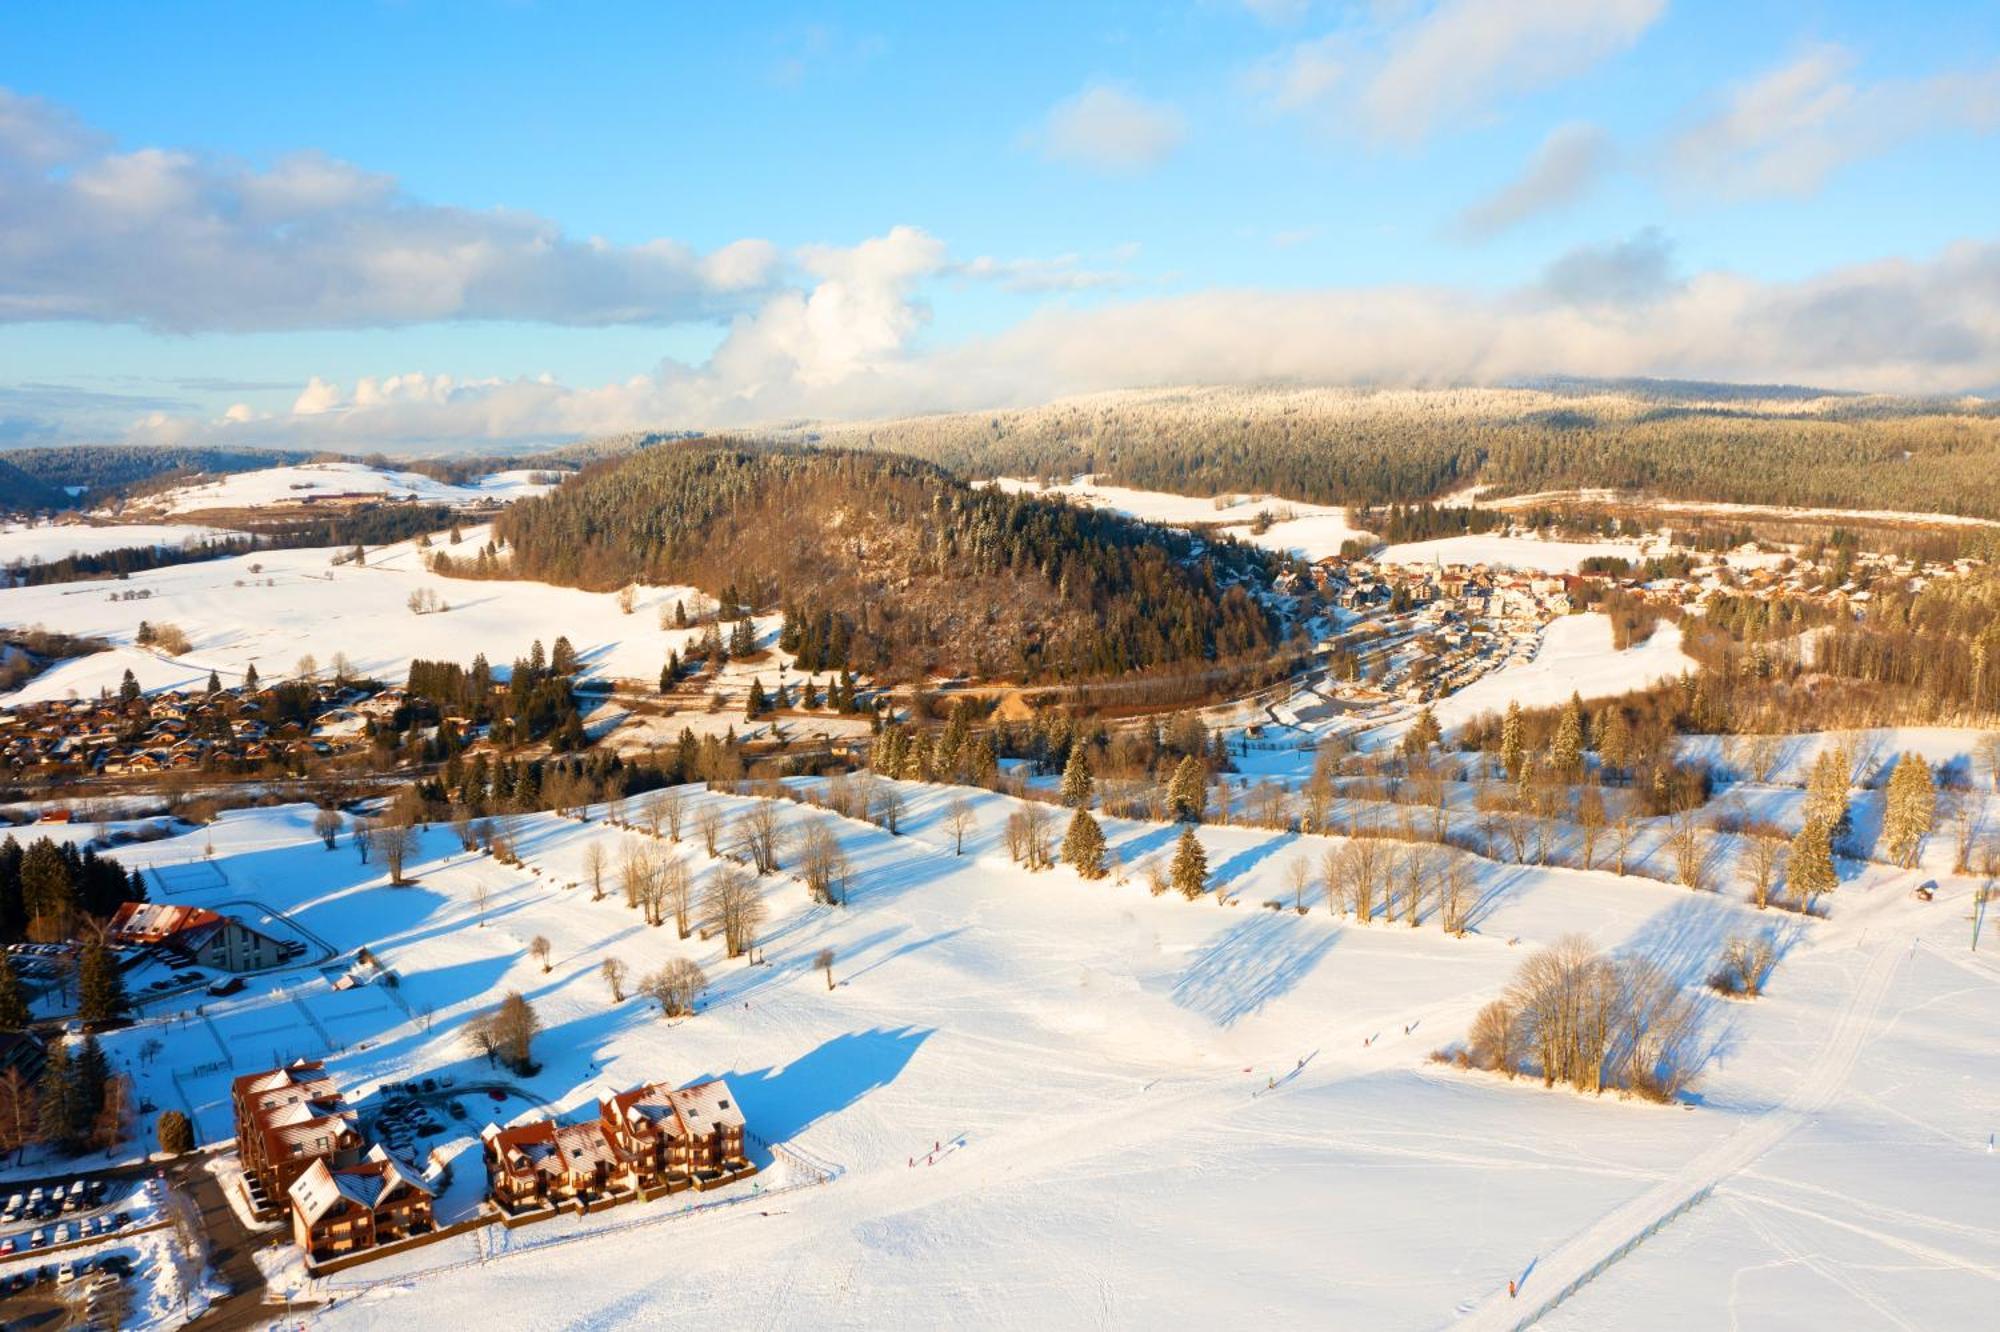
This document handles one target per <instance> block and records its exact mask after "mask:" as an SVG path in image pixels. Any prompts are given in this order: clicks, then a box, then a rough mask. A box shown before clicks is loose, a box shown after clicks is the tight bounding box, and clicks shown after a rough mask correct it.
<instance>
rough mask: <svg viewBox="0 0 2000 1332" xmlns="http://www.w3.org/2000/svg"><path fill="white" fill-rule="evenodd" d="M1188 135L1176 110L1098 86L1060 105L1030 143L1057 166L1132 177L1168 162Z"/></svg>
mask: <svg viewBox="0 0 2000 1332" xmlns="http://www.w3.org/2000/svg"><path fill="white" fill-rule="evenodd" d="M1186 134H1187V126H1186V123H1185V121H1183V120H1182V118H1181V114H1180V112H1178V111H1176V110H1174V108H1172V107H1171V106H1168V105H1166V104H1164V103H1161V102H1153V101H1148V100H1147V99H1145V98H1143V97H1140V96H1139V95H1138V94H1137V93H1134V92H1131V91H1129V90H1127V89H1124V88H1120V87H1117V86H1114V85H1112V84H1104V83H1099V84H1093V85H1092V86H1090V87H1088V88H1085V89H1084V90H1083V91H1082V92H1080V93H1078V94H1076V95H1075V96H1074V97H1069V98H1065V99H1064V100H1062V101H1060V102H1058V103H1056V105H1055V106H1054V107H1052V108H1050V110H1049V114H1048V117H1047V119H1046V120H1045V121H1044V122H1043V124H1042V126H1041V128H1040V129H1039V130H1037V131H1035V132H1034V133H1033V134H1031V135H1030V136H1029V139H1030V141H1031V142H1032V143H1034V144H1035V145H1036V146H1037V147H1038V148H1040V150H1041V152H1042V155H1043V156H1045V157H1047V158H1049V159H1051V160H1052V161H1058V162H1068V163H1071V164H1072V165H1076V166H1084V167H1090V168H1092V169H1094V170H1098V171H1109V172H1133V171H1141V170H1144V169H1146V168H1148V167H1153V166H1158V165H1159V164H1160V163H1161V162H1163V161H1165V160H1166V159H1167V158H1168V157H1169V156H1171V155H1172V153H1173V151H1174V150H1175V149H1176V148H1178V147H1180V145H1181V141H1182V139H1183V138H1185V137H1186Z"/></svg>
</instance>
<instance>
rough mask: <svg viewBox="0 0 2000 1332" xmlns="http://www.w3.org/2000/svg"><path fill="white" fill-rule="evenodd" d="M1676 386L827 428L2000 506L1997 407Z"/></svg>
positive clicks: (981, 444) (1267, 470)
mask: <svg viewBox="0 0 2000 1332" xmlns="http://www.w3.org/2000/svg"><path fill="white" fill-rule="evenodd" d="M1674 387H1675V386H1672V385H1665V384H1653V385H1645V386H1595V387H1592V388H1587V389H1586V388H1583V387H1576V388H1565V389H1547V388H1543V389H1476V390H1475V389H1454V390H1432V391H1415V390H1410V391H1402V390H1382V391H1368V390H1350V389H1279V388H1272V389H1262V390H1259V389H1178V390H1160V391H1154V392H1146V393H1128V394H1101V395H1097V396H1094V397H1088V398H1079V399H1072V400H1067V401H1064V402H1058V403H1052V404H1049V405H1047V406H1044V407H1036V408H1028V409H1022V410H1010V411H995V412H966V413H959V414H955V415H941V416H927V417H914V418H909V419H906V420H899V421H881V422H867V423H857V424H851V425H827V426H822V427H818V428H816V429H815V431H814V432H813V434H814V436H815V437H817V438H819V439H821V440H822V441H824V442H826V443H830V444H839V445H843V446H847V447H858V448H870V449H880V450H886V451H890V452H895V453H903V454H908V455H910V456H914V457H921V458H926V459H929V460H930V461H933V462H936V463H939V464H940V465H942V466H944V467H947V468H949V469H950V470H952V471H953V472H956V473H958V474H959V475H961V476H966V477H971V478H981V477H991V476H1044V477H1055V478H1061V479H1068V478H1069V477H1071V476H1073V475H1076V474H1078V473H1084V472H1090V473H1095V474H1096V475H1097V476H1098V477H1099V479H1100V480H1102V481H1106V482H1111V483H1115V484H1118V485H1126V486H1134V487H1139V488H1142V489H1151V490H1165V491H1172V492H1176V493H1179V494H1191V495H1207V494H1219V493H1228V492H1245V491H1248V492H1269V493H1273V494H1277V495H1281V496H1283V497H1285V498H1289V499H1297V500H1304V501H1311V502H1315V503H1326V504H1390V503H1410V502H1414V501H1419V500H1424V499H1431V498H1435V497H1437V496H1439V495H1442V494H1445V493H1447V492H1449V491H1451V490H1454V489H1457V488H1459V487H1462V486H1465V485H1469V484H1472V483H1474V482H1478V483H1481V484H1484V485H1486V486H1489V487H1491V488H1492V491H1493V492H1495V493H1498V494H1522V493H1529V492H1534V491H1540V490H1557V489H1568V488H1581V487H1592V488H1595V487H1609V488H1615V489H1620V490H1633V491H1641V492H1646V493H1650V494H1652V495H1656V496H1659V497H1662V498H1670V499H1690V500H1713V501H1724V502H1732V503H1751V504H1781V505H1797V506H1811V507H1824V508H1859V509H1902V510H1909V511H1914V512H1941V513H1957V514H1965V515H1969V516H1979V517H1993V518H2000V412H1996V411H1995V409H1994V408H1993V406H1992V405H1991V404H1987V403H1983V402H1979V401H1976V400H1967V401H1965V402H1962V403H1961V402H1918V401H1910V400H1903V399H1883V398H1872V397H1857V396H1852V395H1824V396H1819V397H1812V396H1807V394H1806V393H1805V391H1802V390H1776V389H1773V390H1768V391H1767V392H1768V395H1769V396H1766V397H1749V396H1746V395H1745V393H1733V394H1722V393H1714V392H1707V391H1705V390H1706V389H1707V388H1708V387H1709V386H1702V385H1685V386H1680V396H1679V397H1678V398H1676V397H1674V396H1673V395H1672V390H1673V389H1674Z"/></svg>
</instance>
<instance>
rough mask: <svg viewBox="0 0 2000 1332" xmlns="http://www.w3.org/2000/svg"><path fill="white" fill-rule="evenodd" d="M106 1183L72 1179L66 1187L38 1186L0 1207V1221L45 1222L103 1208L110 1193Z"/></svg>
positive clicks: (108, 1183) (100, 1180)
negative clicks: (95, 1208) (106, 1195)
mask: <svg viewBox="0 0 2000 1332" xmlns="http://www.w3.org/2000/svg"><path fill="white" fill-rule="evenodd" d="M110 1188H111V1185H110V1182H109V1181H107V1180H102V1179H93V1180H88V1181H86V1180H81V1179H74V1180H71V1181H70V1182H69V1184H68V1185H62V1184H55V1185H51V1186H50V1187H48V1188H46V1189H45V1188H43V1187H42V1186H40V1185H39V1184H38V1185H36V1186H35V1187H34V1188H32V1189H30V1190H29V1191H28V1192H27V1193H25V1194H20V1193H17V1194H15V1195H14V1196H13V1197H11V1198H9V1199H8V1200H7V1205H6V1206H5V1207H4V1208H0V1221H45V1220H47V1219H48V1218H49V1217H52V1216H55V1215H57V1214H58V1213H61V1212H81V1211H85V1210H87V1209H88V1208H92V1207H98V1206H102V1205H103V1203H104V1195H105V1194H106V1193H107V1192H109V1191H110Z"/></svg>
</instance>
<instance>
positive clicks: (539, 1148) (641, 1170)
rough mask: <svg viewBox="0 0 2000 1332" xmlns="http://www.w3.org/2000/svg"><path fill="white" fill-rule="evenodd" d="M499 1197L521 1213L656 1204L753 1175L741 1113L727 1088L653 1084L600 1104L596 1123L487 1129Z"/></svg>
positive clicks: (489, 1164)
mask: <svg viewBox="0 0 2000 1332" xmlns="http://www.w3.org/2000/svg"><path fill="white" fill-rule="evenodd" d="M480 1139H481V1141H482V1142H484V1143H485V1145H486V1168H487V1178H488V1180H489V1182H490V1185H491V1196H492V1199H493V1201H494V1203H495V1204H497V1205H498V1206H499V1207H500V1208H501V1209H502V1211H504V1212H507V1213H510V1214H514V1215H521V1214H523V1213H532V1212H540V1211H545V1210H547V1209H549V1208H552V1207H555V1206H558V1205H561V1204H564V1203H569V1202H576V1203H579V1204H585V1205H587V1204H589V1203H590V1202H592V1201H593V1200H605V1199H611V1198H620V1199H623V1198H654V1197H659V1196H660V1195H662V1194H666V1193H677V1192H679V1191H680V1190H682V1189H688V1188H693V1189H709V1188H715V1187H717V1186H719V1185H723V1184H728V1183H731V1182H733V1181H735V1180H738V1179H742V1178H744V1177H745V1176H747V1175H751V1174H754V1173H755V1171H756V1168H755V1167H754V1166H752V1165H751V1164H750V1161H749V1158H748V1157H747V1156H746V1155H745V1153H744V1150H743V1110H742V1107H741V1106H739V1105H737V1104H736V1099H735V1097H734V1096H733V1095H732V1094H731V1093H730V1090H729V1084H728V1083H726V1082H723V1081H721V1080H720V1079H717V1080H715V1081H713V1082H703V1083H699V1084H697V1085H695V1086H693V1087H682V1088H678V1089H676V1088H673V1087H670V1086H668V1085H667V1084H665V1083H662V1082H655V1083H648V1084H647V1085H646V1086H643V1087H635V1088H633V1089H632V1090H631V1091H625V1092H618V1093H615V1094H613V1095H610V1096H605V1097H603V1098H601V1099H600V1100H599V1101H598V1103H597V1114H596V1116H595V1117H594V1118H590V1119H584V1120H580V1121H578V1122H576V1123H570V1124H563V1123H559V1122H557V1121H555V1120H551V1119H542V1120H535V1121H532V1122H529V1123H525V1124H515V1125H513V1126H511V1127H509V1128H501V1127H499V1126H498V1125H488V1126H487V1128H486V1130H485V1131H484V1132H483V1133H481V1134H480Z"/></svg>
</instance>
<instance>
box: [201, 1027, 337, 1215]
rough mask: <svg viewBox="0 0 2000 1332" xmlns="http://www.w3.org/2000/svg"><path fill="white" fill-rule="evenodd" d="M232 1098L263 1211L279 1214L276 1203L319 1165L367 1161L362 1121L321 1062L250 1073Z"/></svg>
mask: <svg viewBox="0 0 2000 1332" xmlns="http://www.w3.org/2000/svg"><path fill="white" fill-rule="evenodd" d="M229 1099H230V1103H231V1105H232V1107H233V1108H234V1110H235V1113H236V1152H237V1156H238V1157H239V1158H240V1159H241V1160H242V1162H243V1173H244V1176H245V1177H246V1178H247V1179H250V1180H254V1181H256V1183H257V1186H258V1188H257V1189H256V1190H254V1191H253V1192H252V1194H251V1202H252V1205H253V1206H257V1207H258V1209H259V1210H260V1211H262V1212H266V1213H269V1212H271V1211H274V1210H275V1205H274V1202H273V1200H275V1199H280V1198H284V1197H285V1196H286V1195H287V1191H288V1190H289V1189H290V1188H291V1186H292V1184H293V1182H294V1181H296V1180H297V1179H298V1178H299V1177H300V1176H301V1175H303V1174H305V1173H306V1171H307V1170H308V1169H309V1168H311V1166H312V1164H313V1163H314V1162H315V1161H325V1162H326V1163H327V1164H328V1165H329V1167H338V1166H351V1165H355V1164H357V1163H359V1162H360V1160H361V1159H362V1155H361V1152H362V1149H361V1129H360V1125H359V1121H358V1119H357V1117H356V1116H355V1113H354V1111H353V1110H352V1109H351V1108H349V1106H348V1105H347V1101H346V1099H345V1098H344V1097H343V1096H342V1095H341V1094H340V1088H338V1087H337V1086H335V1085H334V1081H333V1079H332V1078H330V1077H328V1076H327V1073H326V1065H325V1064H323V1063H321V1062H320V1061H319V1060H316V1059H310V1060H308V1059H301V1060H299V1061H297V1062H296V1063H292V1064H288V1065H286V1066H285V1067H283V1068H274V1069H272V1070H270V1071H269V1072H266V1073H246V1074H244V1075H243V1076H242V1077H240V1078H237V1079H236V1080H235V1081H234V1082H232V1083H231V1084H230V1086H229ZM259 1192H261V1193H262V1195H263V1202H262V1203H261V1204H259V1200H258V1196H257V1195H258V1193H259Z"/></svg>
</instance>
